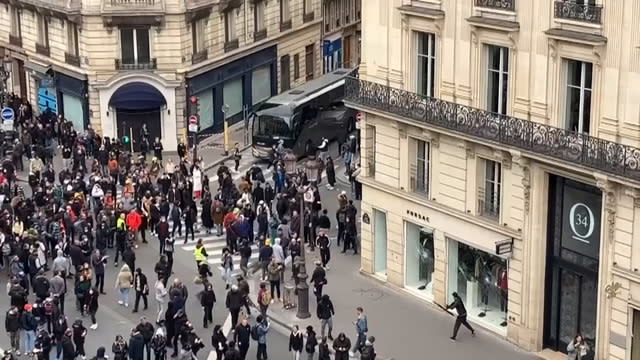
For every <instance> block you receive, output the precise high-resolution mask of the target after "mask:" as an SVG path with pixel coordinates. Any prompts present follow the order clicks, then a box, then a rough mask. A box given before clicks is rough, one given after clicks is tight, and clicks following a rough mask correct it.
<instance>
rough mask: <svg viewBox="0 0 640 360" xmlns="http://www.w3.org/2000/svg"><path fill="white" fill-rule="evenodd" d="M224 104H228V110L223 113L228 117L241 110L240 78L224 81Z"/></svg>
mask: <svg viewBox="0 0 640 360" xmlns="http://www.w3.org/2000/svg"><path fill="white" fill-rule="evenodd" d="M222 98H223V101H224V104H225V105H227V106H229V111H228V112H227V113H226V114H225V117H226V118H227V119H228V118H230V117H232V116H233V115H236V114H238V113H240V112H241V111H242V104H243V101H242V100H243V99H242V78H238V79H235V80H231V81H227V82H225V83H224V89H223V93H222Z"/></svg>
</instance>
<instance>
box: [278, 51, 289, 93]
mask: <svg viewBox="0 0 640 360" xmlns="http://www.w3.org/2000/svg"><path fill="white" fill-rule="evenodd" d="M289 66H290V61H289V55H285V56H283V57H281V58H280V82H281V84H280V90H281V91H287V90H289V89H291V69H290V67H289Z"/></svg>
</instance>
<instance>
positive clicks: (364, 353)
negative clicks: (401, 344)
mask: <svg viewBox="0 0 640 360" xmlns="http://www.w3.org/2000/svg"><path fill="white" fill-rule="evenodd" d="M360 358H361V359H365V360H374V359H375V358H376V352H375V350H374V349H373V345H365V346H363V347H362V348H361V349H360Z"/></svg>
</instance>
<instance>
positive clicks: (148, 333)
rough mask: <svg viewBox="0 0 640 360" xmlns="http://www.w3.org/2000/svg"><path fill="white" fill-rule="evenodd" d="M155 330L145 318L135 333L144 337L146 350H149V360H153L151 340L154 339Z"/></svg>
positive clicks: (141, 320)
mask: <svg viewBox="0 0 640 360" xmlns="http://www.w3.org/2000/svg"><path fill="white" fill-rule="evenodd" d="M154 330H155V329H154V328H153V325H152V324H151V323H150V322H148V321H147V318H146V317H144V316H143V317H141V318H140V323H139V324H138V326H136V328H135V331H137V332H139V333H140V335H142V340H143V341H144V348H145V349H146V350H147V360H151V338H153V334H154Z"/></svg>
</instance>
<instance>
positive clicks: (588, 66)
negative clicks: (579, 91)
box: [584, 63, 593, 89]
mask: <svg viewBox="0 0 640 360" xmlns="http://www.w3.org/2000/svg"><path fill="white" fill-rule="evenodd" d="M584 67H585V69H584V74H585V79H584V86H585V87H586V88H587V89H591V84H592V81H593V78H592V77H593V64H592V63H584Z"/></svg>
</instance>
